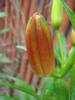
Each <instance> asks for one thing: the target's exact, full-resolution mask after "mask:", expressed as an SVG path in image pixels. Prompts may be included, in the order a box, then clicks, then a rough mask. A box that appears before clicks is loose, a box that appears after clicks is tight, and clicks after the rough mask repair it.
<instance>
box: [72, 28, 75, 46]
mask: <svg viewBox="0 0 75 100" xmlns="http://www.w3.org/2000/svg"><path fill="white" fill-rule="evenodd" d="M71 43H72V45H75V31H74V30H73V29H72V32H71Z"/></svg>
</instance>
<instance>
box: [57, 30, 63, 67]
mask: <svg viewBox="0 0 75 100" xmlns="http://www.w3.org/2000/svg"><path fill="white" fill-rule="evenodd" d="M56 32H57V38H58V42H59V46H60V54H61V58H62V65H63V64H64V49H63V43H62V39H61V35H60V32H59V31H58V30H57V31H56Z"/></svg>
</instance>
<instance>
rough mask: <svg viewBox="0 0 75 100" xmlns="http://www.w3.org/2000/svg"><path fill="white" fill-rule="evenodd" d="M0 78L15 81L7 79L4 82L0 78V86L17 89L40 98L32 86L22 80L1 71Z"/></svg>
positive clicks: (38, 99)
mask: <svg viewBox="0 0 75 100" xmlns="http://www.w3.org/2000/svg"><path fill="white" fill-rule="evenodd" d="M0 78H1V79H6V80H13V81H15V83H12V82H8V81H6V82H4V80H3V81H2V80H1V81H0V86H2V87H6V88H12V89H16V90H19V91H21V92H25V93H27V94H29V95H32V96H33V97H35V98H36V99H37V100H40V97H39V96H38V95H37V94H36V92H35V91H34V90H33V88H32V87H31V86H29V85H28V84H26V83H25V82H24V81H22V80H20V79H17V78H14V77H11V76H9V75H7V74H2V73H0Z"/></svg>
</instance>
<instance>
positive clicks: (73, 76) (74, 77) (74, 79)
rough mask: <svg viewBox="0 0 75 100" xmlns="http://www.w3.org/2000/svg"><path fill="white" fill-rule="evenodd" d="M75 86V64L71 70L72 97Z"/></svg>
mask: <svg viewBox="0 0 75 100" xmlns="http://www.w3.org/2000/svg"><path fill="white" fill-rule="evenodd" d="M74 88H75V64H74V65H73V67H72V70H71V80H70V99H71V98H72V94H74V93H73V89H74ZM74 91H75V90H74Z"/></svg>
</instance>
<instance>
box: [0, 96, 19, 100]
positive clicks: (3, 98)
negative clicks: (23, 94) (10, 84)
mask: <svg viewBox="0 0 75 100" xmlns="http://www.w3.org/2000/svg"><path fill="white" fill-rule="evenodd" d="M0 100H18V99H16V98H14V97H10V96H0Z"/></svg>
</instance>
